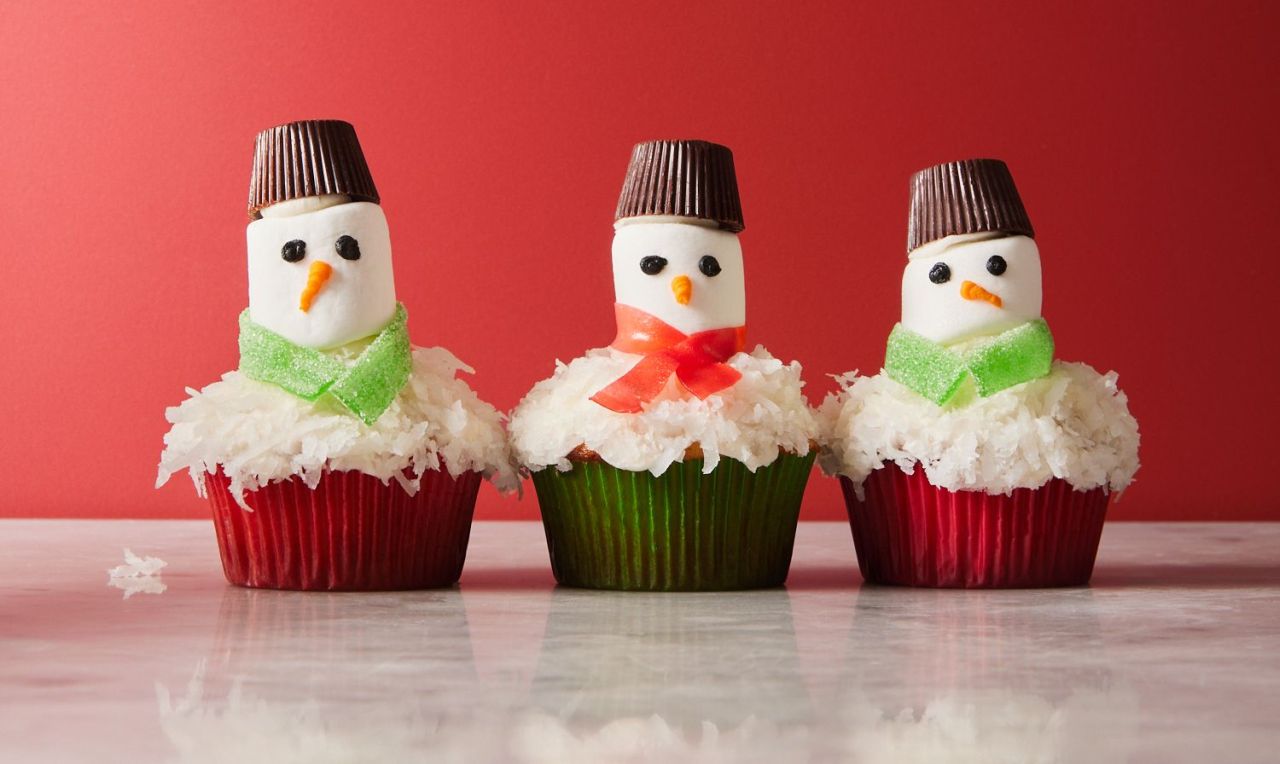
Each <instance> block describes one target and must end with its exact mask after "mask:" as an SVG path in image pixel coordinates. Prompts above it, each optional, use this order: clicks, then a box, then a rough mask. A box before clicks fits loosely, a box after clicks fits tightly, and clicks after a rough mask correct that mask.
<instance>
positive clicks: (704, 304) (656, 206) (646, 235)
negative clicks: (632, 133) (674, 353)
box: [613, 140, 747, 334]
mask: <svg viewBox="0 0 1280 764" xmlns="http://www.w3.org/2000/svg"><path fill="white" fill-rule="evenodd" d="M614 217H615V221H616V222H615V223H614V236H613V286H614V295H615V299H616V300H617V302H618V303H620V304H622V305H628V306H630V307H633V308H637V309H639V310H642V311H644V312H646V313H649V314H651V315H653V316H656V317H657V318H659V319H661V320H662V321H664V322H666V323H667V324H670V325H671V326H673V327H675V328H676V329H678V330H680V331H681V332H684V333H685V334H692V333H695V332H701V331H706V330H709V329H725V328H736V327H739V326H742V325H744V324H745V323H746V319H747V300H746V281H745V278H744V273H743V262H742V245H741V244H740V243H739V241H738V232H739V231H741V230H742V229H743V222H742V203H741V201H740V199H739V197H738V181H737V176H736V174H735V171H734V166H733V152H731V151H730V150H729V149H728V148H726V147H724V146H721V145H718V144H715V143H708V142H707V141H692V140H681V141H648V142H645V143H639V144H636V146H635V148H634V149H633V150H632V152H631V162H630V164H629V165H628V167H627V176H626V180H625V181H624V182H623V186H622V195H621V197H620V198H619V200H618V209H617V213H616V215H615V216H614Z"/></svg>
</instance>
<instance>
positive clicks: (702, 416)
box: [508, 347, 818, 475]
mask: <svg viewBox="0 0 1280 764" xmlns="http://www.w3.org/2000/svg"><path fill="white" fill-rule="evenodd" d="M642 358H643V356H639V355H633V354H630V353H624V352H621V351H619V350H616V349H613V348H600V349H597V350H592V351H589V352H588V353H587V354H586V355H585V356H583V357H582V358H578V359H576V360H574V361H573V362H571V363H569V364H567V365H566V364H562V363H557V365H556V372H555V375H554V376H552V377H551V378H550V379H546V380H543V381H541V382H539V383H538V384H536V385H534V386H533V389H532V390H530V391H529V394H528V395H526V396H525V397H524V399H523V400H522V401H520V404H519V405H518V406H516V408H515V410H514V411H513V412H512V414H511V422H510V425H509V427H508V430H509V432H510V437H511V446H512V450H513V451H514V453H515V455H516V457H517V459H518V461H519V462H520V463H521V464H522V465H524V466H526V467H528V468H530V469H532V470H535V471H536V470H540V469H543V468H546V467H549V466H554V467H556V468H557V469H560V470H568V469H571V467H572V465H571V463H570V462H569V459H568V458H567V455H568V454H569V452H570V451H572V450H574V449H575V448H577V447H578V446H586V447H587V448H588V449H591V450H592V451H595V452H596V453H598V454H599V455H600V457H601V458H602V459H603V460H604V461H605V462H607V463H608V464H611V465H613V466H614V467H617V468H619V469H624V470H633V471H643V470H648V471H649V472H652V473H653V474H655V475H661V474H662V473H663V472H665V471H666V470H667V468H668V467H669V466H671V464H672V463H673V462H678V461H681V460H683V459H684V454H685V450H686V449H687V448H689V447H690V446H692V445H694V444H698V445H700V446H701V448H702V452H703V459H704V462H703V471H704V472H710V471H711V470H712V469H714V468H715V466H716V464H718V463H719V460H720V458H721V457H729V458H732V459H736V460H738V461H740V462H742V463H743V464H745V465H746V466H747V468H748V469H750V470H753V471H754V470H756V469H758V468H760V467H762V466H764V465H767V464H770V463H772V462H773V461H774V460H775V459H776V458H777V457H778V454H779V453H781V452H782V451H788V452H791V453H796V454H807V453H808V452H809V441H810V440H811V439H814V438H816V437H817V432H818V430H817V423H816V421H815V419H814V416H813V412H812V411H811V410H810V408H809V406H808V403H807V402H806V400H805V397H804V393H803V387H804V382H803V381H802V380H801V378H800V371H801V369H800V364H798V363H795V362H792V363H790V364H784V363H783V362H782V361H779V360H778V359H776V358H774V357H773V356H771V355H770V354H769V353H768V351H766V350H765V349H764V348H761V347H757V348H756V349H755V350H754V351H753V352H751V353H737V354H736V355H734V356H732V357H731V358H729V359H728V360H727V361H726V364H727V365H728V366H729V367H730V368H732V369H734V370H735V371H736V372H738V373H739V374H741V375H742V376H741V379H739V380H738V382H737V383H736V384H734V385H733V386H732V387H729V388H727V389H724V390H721V391H720V392H717V393H715V394H713V395H709V396H708V397H707V398H706V399H699V398H697V397H693V396H690V395H689V394H688V393H687V392H686V391H685V390H684V389H683V387H682V386H681V385H680V384H679V382H678V381H677V380H676V379H675V378H674V376H673V377H672V378H671V379H669V380H668V382H667V385H666V387H665V388H664V389H663V390H662V392H661V393H660V394H658V395H657V396H656V397H655V399H654V401H653V402H652V403H650V404H648V405H647V406H645V407H644V409H643V410H642V411H640V412H638V413H617V412H614V411H610V410H609V409H607V408H605V407H603V406H600V405H598V404H597V403H595V402H593V401H592V400H591V396H593V395H595V394H596V393H597V392H598V391H600V390H601V389H602V388H604V387H606V386H607V385H609V384H611V383H612V382H614V381H615V380H617V379H618V378H620V377H622V376H623V375H624V374H626V373H627V372H628V371H630V370H631V369H632V368H633V367H635V366H636V365H637V364H638V363H639V362H640V361H641V359H642Z"/></svg>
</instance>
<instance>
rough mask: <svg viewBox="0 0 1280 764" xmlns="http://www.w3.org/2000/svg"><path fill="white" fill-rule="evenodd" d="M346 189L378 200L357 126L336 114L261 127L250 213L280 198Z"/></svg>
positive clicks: (361, 198) (356, 195) (355, 197)
mask: <svg viewBox="0 0 1280 764" xmlns="http://www.w3.org/2000/svg"><path fill="white" fill-rule="evenodd" d="M322 194H346V195H347V196H350V197H351V198H352V199H353V200H355V201H362V202H374V203H375V204H376V203H377V202H378V189H377V187H375V186H374V185H373V176H372V175H370V174H369V165H368V164H367V163H366V162H365V161H364V152H363V151H361V150H360V140H359V139H358V138H356V129H355V128H354V127H352V126H351V125H350V124H349V123H347V122H342V121H340V120H336V119H309V120H303V121H300V122H290V123H288V124H287V125H279V126H277V127H272V128H270V129H267V130H263V131H262V132H260V133H258V143H257V146H256V147H255V149H254V152H253V175H251V176H250V178H249V219H250V220H254V219H256V218H259V217H261V216H262V215H261V213H260V210H262V208H263V207H269V206H271V205H272V204H276V203H278V202H286V201H288V200H290V199H301V198H303V197H306V196H320V195H322Z"/></svg>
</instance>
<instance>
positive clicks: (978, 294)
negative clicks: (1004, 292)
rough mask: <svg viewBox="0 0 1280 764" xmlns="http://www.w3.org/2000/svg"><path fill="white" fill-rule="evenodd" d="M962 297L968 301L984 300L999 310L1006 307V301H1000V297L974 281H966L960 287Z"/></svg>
mask: <svg viewBox="0 0 1280 764" xmlns="http://www.w3.org/2000/svg"><path fill="white" fill-rule="evenodd" d="M960 296H961V297H963V298H964V299H966V300H983V301H985V302H989V303H991V304H992V305H994V306H996V307H997V308H1000V307H1003V306H1004V300H1001V299H1000V295H998V294H992V293H991V292H988V291H987V290H985V289H983V288H982V287H981V286H980V285H978V284H975V283H973V282H972V281H966V282H964V283H963V284H961V285H960Z"/></svg>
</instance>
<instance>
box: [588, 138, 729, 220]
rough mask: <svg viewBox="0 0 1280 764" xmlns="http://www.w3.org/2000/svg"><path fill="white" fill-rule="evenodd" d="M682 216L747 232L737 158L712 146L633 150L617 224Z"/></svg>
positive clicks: (659, 145) (675, 144)
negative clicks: (634, 219)
mask: <svg viewBox="0 0 1280 764" xmlns="http://www.w3.org/2000/svg"><path fill="white" fill-rule="evenodd" d="M640 215H680V216H682V217H690V218H701V219H703V220H714V221H715V222H716V223H718V224H719V225H720V227H721V228H724V229H726V230H729V231H733V232H734V233H737V232H738V231H741V230H742V229H743V227H744V226H743V223H742V200H741V199H739V198H738V178H737V176H736V175H735V174H734V172H733V152H732V151H730V150H729V149H728V148H726V147H725V146H721V145H719V144H717V143H708V142H707V141H647V142H645V143H637V144H636V146H635V148H634V149H632V150H631V164H630V165H629V166H628V167H627V179H626V180H625V181H623V183H622V196H621V198H619V199H618V211H617V213H616V214H615V215H614V220H621V219H622V218H630V217H637V216H640Z"/></svg>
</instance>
